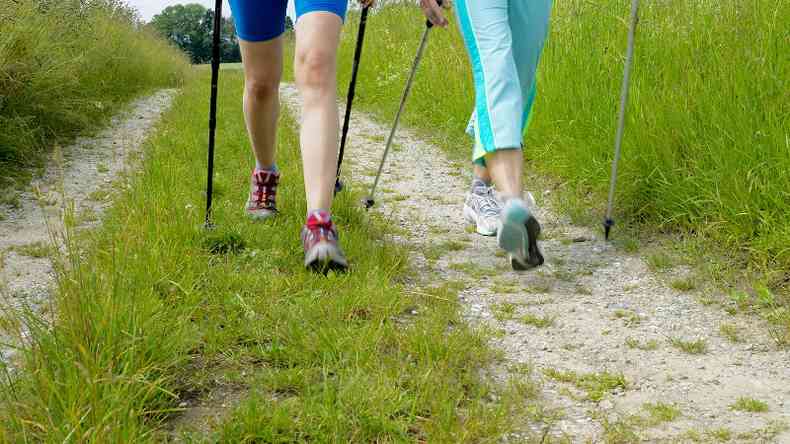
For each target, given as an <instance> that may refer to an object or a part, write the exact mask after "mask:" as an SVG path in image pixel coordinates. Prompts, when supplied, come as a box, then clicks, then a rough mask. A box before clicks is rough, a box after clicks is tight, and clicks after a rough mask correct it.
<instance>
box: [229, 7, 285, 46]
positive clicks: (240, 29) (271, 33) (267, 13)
mask: <svg viewBox="0 0 790 444" xmlns="http://www.w3.org/2000/svg"><path fill="white" fill-rule="evenodd" d="M229 1H230V9H231V11H232V12H233V21H234V23H235V25H236V35H238V36H239V39H241V40H246V41H248V42H263V41H267V40H271V39H273V38H275V37H279V36H280V35H281V34H282V33H283V32H285V11H286V8H287V5H288V2H287V0H264V1H263V2H260V1H258V0H229ZM261 3H263V5H262V4H261Z"/></svg>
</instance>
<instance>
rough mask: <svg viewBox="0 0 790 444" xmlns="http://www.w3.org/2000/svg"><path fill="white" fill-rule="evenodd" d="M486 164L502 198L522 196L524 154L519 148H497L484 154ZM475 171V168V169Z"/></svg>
mask: <svg viewBox="0 0 790 444" xmlns="http://www.w3.org/2000/svg"><path fill="white" fill-rule="evenodd" d="M486 166H487V167H488V172H489V173H490V175H491V178H493V179H494V184H495V185H496V187H497V190H498V191H499V194H500V195H502V197H503V198H505V199H508V198H511V197H517V198H519V199H521V198H522V195H523V192H524V185H523V181H522V178H521V175H522V174H523V172H524V155H523V153H522V152H521V149H511V150H497V151H495V152H493V153H491V154H488V155H487V156H486ZM475 173H477V170H475Z"/></svg>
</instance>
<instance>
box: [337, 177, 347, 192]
mask: <svg viewBox="0 0 790 444" xmlns="http://www.w3.org/2000/svg"><path fill="white" fill-rule="evenodd" d="M344 187H345V185H343V181H342V180H340V179H337V180H335V194H337V193H339V192H341V191H343V188H344Z"/></svg>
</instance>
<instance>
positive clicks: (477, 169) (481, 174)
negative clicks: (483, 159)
mask: <svg viewBox="0 0 790 444" xmlns="http://www.w3.org/2000/svg"><path fill="white" fill-rule="evenodd" d="M472 173H473V174H474V177H475V178H476V179H480V180H482V181H483V182H485V183H487V184H490V183H491V173H490V172H489V171H488V168H486V167H484V166H482V165H480V164H477V163H476V164H474V168H473V170H472Z"/></svg>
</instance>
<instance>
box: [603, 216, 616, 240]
mask: <svg viewBox="0 0 790 444" xmlns="http://www.w3.org/2000/svg"><path fill="white" fill-rule="evenodd" d="M613 226H614V220H613V219H609V218H608V217H607V218H606V220H604V221H603V231H604V237H605V238H606V240H609V232H611V231H612V227H613Z"/></svg>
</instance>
